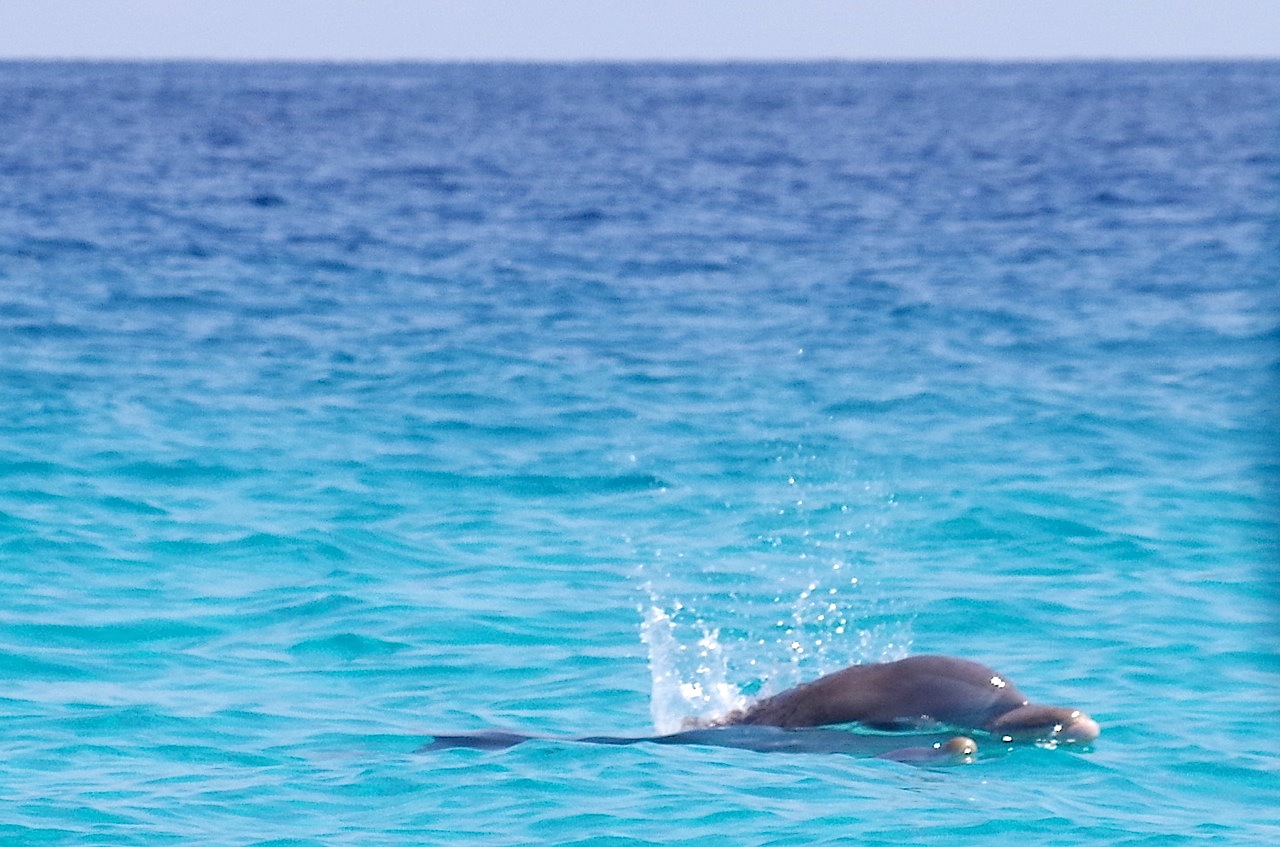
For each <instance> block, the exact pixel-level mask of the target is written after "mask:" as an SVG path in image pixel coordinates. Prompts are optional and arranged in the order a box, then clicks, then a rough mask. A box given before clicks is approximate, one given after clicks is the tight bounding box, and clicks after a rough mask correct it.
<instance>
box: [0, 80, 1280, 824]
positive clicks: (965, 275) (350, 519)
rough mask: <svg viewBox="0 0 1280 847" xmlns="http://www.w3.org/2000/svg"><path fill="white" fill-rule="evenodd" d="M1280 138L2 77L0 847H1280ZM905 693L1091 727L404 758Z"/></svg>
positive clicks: (245, 84)
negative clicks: (838, 689)
mask: <svg viewBox="0 0 1280 847" xmlns="http://www.w3.org/2000/svg"><path fill="white" fill-rule="evenodd" d="M1277 103H1280V66H1277V65H1275V64H1267V63H1241V64H1216V65H1215V64H1182V65H1177V64H1174V65H1158V64H1155V65H1152V64H1143V65H1089V64H1079V65H1072V64H1064V65H1049V66H1032V65H996V66H985V65H865V66H864V65H801V66H782V65H777V66H770V65H759V66H753V65H744V66H732V65H731V66H646V65H637V66H597V65H581V66H502V65H493V66H483V65H480V66H465V65H461V66H394V65H391V66H343V65H337V66H320V65H317V66H308V65H299V66H291V65H280V66H274V65H252V66H234V65H198V64H190V65H184V64H177V65H164V64H157V65H146V64H142V65H128V64H116V65H76V64H0V115H2V116H3V120H2V121H0V409H3V411H2V412H0V481H2V484H0V562H2V563H3V566H2V568H0V587H2V588H3V591H4V595H5V597H6V598H7V602H6V603H5V604H3V606H0V669H2V670H3V673H4V678H5V680H6V683H7V684H6V686H5V691H4V692H3V695H2V696H0V710H2V715H3V717H2V720H3V726H4V730H3V732H2V733H0V744H2V745H3V750H2V753H0V840H2V841H4V842H5V843H14V844H64V843H65V844H112V845H132V844H139V845H143V844H145V845H151V844H164V843H192V842H198V843H217V844H226V845H249V844H297V845H336V844H360V845H367V844H402V843H403V844H409V843H414V844H418V843H449V842H466V843H472V844H486V845H508V844H511V845H514V844H528V843H555V844H600V845H603V844H609V845H625V844H686V843H687V844H694V843H696V844H734V845H737V844H769V845H787V844H804V845H810V844H827V843H861V844H888V843H893V844H902V843H918V844H946V845H964V844H989V843H991V842H992V841H993V840H994V839H995V838H997V837H1008V836H1012V837H1014V838H1017V839H1018V840H1019V842H1020V843H1025V844H1044V845H1083V844H1090V845H1092V844H1097V843H1108V844H1134V845H1154V844H1161V845H1163V844H1260V843H1270V842H1274V841H1276V840H1277V839H1278V838H1280V812H1277V811H1276V809H1275V805H1276V803H1275V801H1276V798H1277V796H1280V745H1278V744H1277V741H1276V734H1275V726H1276V720H1277V718H1278V717H1280V708H1278V706H1280V699H1278V698H1277V694H1278V686H1277V683H1280V661H1278V658H1277V650H1278V648H1280V641H1278V637H1277V636H1278V633H1277V629H1276V611H1277V602H1278V601H1280V598H1277V596H1276V566H1277V560H1278V559H1280V556H1278V553H1280V549H1278V548H1280V545H1278V544H1277V539H1278V533H1277V503H1278V500H1277V498H1278V497H1280V461H1278V460H1280V455H1278V452H1277V447H1276V443H1277V442H1276V438H1275V434H1276V433H1275V423H1276V420H1277V411H1278V410H1277V406H1278V405H1280V404H1278V402H1277V397H1280V391H1277V388H1278V385H1277V376H1278V375H1280V310H1278V309H1277V305H1278V304H1277V299H1278V292H1280V289H1278V288H1277V280H1278V279H1280V157H1278V156H1277V154H1276V152H1275V151H1276V150H1277V149H1280V145H1278V144H1277V143H1276V142H1277V141H1278V140H1280V109H1278V108H1277ZM916 653H950V654H956V655H962V656H966V657H969V658H973V659H976V660H979V661H982V662H985V663H987V664H990V665H992V666H994V667H996V668H998V669H999V670H1000V671H1002V672H1003V673H1006V674H1008V675H1009V676H1010V677H1011V678H1012V679H1013V680H1015V681H1016V682H1017V684H1018V685H1019V687H1021V688H1022V689H1023V690H1024V691H1025V692H1026V693H1027V694H1028V695H1030V696H1031V697H1032V698H1033V699H1036V700H1038V701H1043V702H1048V703H1053V704H1060V705H1072V706H1076V707H1079V708H1081V709H1084V710H1086V711H1087V712H1089V713H1090V714H1092V715H1093V716H1094V717H1095V718H1096V719H1097V720H1098V721H1099V722H1100V723H1101V724H1102V726H1103V734H1102V736H1101V737H1100V738H1099V739H1098V741H1097V742H1096V743H1095V744H1093V745H1092V747H1091V748H1090V749H1084V750H1080V749H1071V748H1060V749H1042V748H1038V747H1034V746H1020V747H1015V748H1010V749H1005V748H1003V747H1002V746H1001V745H999V744H997V743H993V742H991V741H990V740H989V739H986V741H987V743H985V744H983V746H982V749H981V751H980V753H979V755H978V756H977V757H976V759H975V760H974V761H973V762H972V763H969V764H962V765H956V766H951V767H924V768H920V767H912V766H908V765H904V764H902V763H898V762H892V761H884V760H878V759H866V758H857V757H853V756H845V755H816V754H815V755H790V754H765V753H754V752H750V751H744V750H727V749H713V748H709V747H663V746H656V745H637V746H631V747H599V746H589V745H581V744H572V743H562V742H555V741H546V742H531V743H529V744H526V745H522V746H520V747H516V748H513V749H511V750H506V751H472V750H447V751H434V752H431V753H419V752H417V751H418V750H419V748H420V747H421V746H422V745H423V744H424V743H425V742H426V741H428V740H429V738H430V734H431V733H432V732H468V731H476V730H483V729H490V728H498V729H504V730H511V731H517V732H524V733H527V734H534V735H548V736H555V737H569V736H573V735H578V734H597V735H649V734H652V733H654V732H655V731H659V730H667V729H670V728H671V727H673V726H675V725H678V723H679V721H680V719H681V718H682V717H684V716H686V715H702V716H706V715H711V714H716V713H718V712H721V711H723V710H725V709H727V708H730V707H732V706H733V705H734V704H736V703H739V702H741V701H742V699H743V698H747V697H752V696H755V695H758V694H760V693H768V692H771V691H776V690H780V689H781V688H784V687H786V686H788V685H791V684H793V683H795V682H798V681H801V680H803V679H808V678H811V677H813V676H816V675H818V674H820V673H822V672H826V671H830V670H834V669H836V668H839V667H842V666H844V665H846V664H849V663H852V662H860V661H875V660H882V659H889V658H896V657H899V656H903V655H908V654H916ZM979 740H980V743H982V742H983V740H984V739H979Z"/></svg>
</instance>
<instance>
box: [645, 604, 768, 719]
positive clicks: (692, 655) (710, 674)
mask: <svg viewBox="0 0 1280 847" xmlns="http://www.w3.org/2000/svg"><path fill="white" fill-rule="evenodd" d="M676 627H677V624H676V622H675V621H674V620H673V619H672V617H671V615H670V614H668V613H667V612H666V611H664V610H663V609H661V608H659V607H657V606H650V607H649V609H648V611H647V612H646V613H645V617H644V623H643V624H642V625H641V627H640V637H641V639H642V640H643V641H644V642H645V644H647V645H648V646H649V672H650V674H651V675H652V678H653V693H652V695H651V696H650V699H649V711H650V714H651V715H652V716H653V726H654V728H655V729H656V730H657V731H658V732H659V733H671V732H678V731H679V730H680V729H681V728H682V726H686V725H687V724H688V722H689V721H690V719H692V720H694V721H707V720H710V719H713V718H716V717H719V716H720V715H723V714H726V713H727V712H731V711H733V710H735V709H740V708H742V707H743V706H745V705H746V702H747V699H746V697H745V696H744V695H743V693H742V691H741V690H740V689H739V688H738V687H737V686H736V685H734V684H733V683H731V682H729V681H728V666H727V663H726V661H725V655H724V652H723V650H722V649H721V646H720V631H719V630H709V629H703V630H702V636H701V637H700V638H698V640H697V642H696V643H695V644H693V645H689V644H684V643H682V642H681V641H680V639H679V638H678V637H677V634H676Z"/></svg>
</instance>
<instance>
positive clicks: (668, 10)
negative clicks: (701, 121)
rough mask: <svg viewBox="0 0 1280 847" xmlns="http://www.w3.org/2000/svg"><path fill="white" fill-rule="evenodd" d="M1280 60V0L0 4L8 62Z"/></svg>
mask: <svg viewBox="0 0 1280 847" xmlns="http://www.w3.org/2000/svg"><path fill="white" fill-rule="evenodd" d="M26 57H63V58H214V59H372V60H388V59H424V60H466V59H531V60H584V59H623V60H636V59H709V60H719V59H828V58H832V59H901V58H941V59H955V58H982V59H998V60H1003V59H1024V58H1030V59H1037V58H1040V59H1043V58H1048V59H1057V58H1137V59H1146V58H1203V57H1271V58H1275V57H1280V0H770V2H764V0H453V1H452V2H444V0H0V58H26Z"/></svg>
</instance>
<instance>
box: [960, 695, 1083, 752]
mask: <svg viewBox="0 0 1280 847" xmlns="http://www.w3.org/2000/svg"><path fill="white" fill-rule="evenodd" d="M986 728H987V729H989V730H990V731H991V732H992V733H993V734H995V735H999V736H1001V737H1003V738H1004V740H1006V741H1018V740H1026V741H1056V742H1059V743H1062V744H1088V743H1089V742H1090V741H1092V740H1093V739H1095V738H1097V737H1098V734H1099V733H1100V732H1102V729H1101V728H1100V727H1099V726H1098V722H1097V721H1095V720H1094V719H1093V718H1091V717H1089V716H1088V715H1086V714H1085V713H1084V712H1082V711H1080V710H1079V709H1064V708H1061V707H1059V706H1037V705H1035V704H1032V703H1029V704H1027V705H1024V706H1019V707H1018V708H1016V709H1011V710H1010V711H1007V712H1005V713H1004V714H1002V715H999V716H997V717H995V718H993V719H992V720H991V721H989V722H988V723H987V726H986Z"/></svg>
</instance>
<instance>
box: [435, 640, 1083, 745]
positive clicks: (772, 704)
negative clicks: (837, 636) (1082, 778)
mask: <svg viewBox="0 0 1280 847" xmlns="http://www.w3.org/2000/svg"><path fill="white" fill-rule="evenodd" d="M844 723H861V724H863V725H865V726H868V727H871V728H873V729H904V728H919V727H922V726H928V725H931V724H945V725H948V726H951V727H957V728H965V729H979V730H984V731H986V732H990V733H992V734H994V735H997V736H999V737H1000V739H1001V740H1002V741H1014V740H1037V741H1053V742H1063V743H1088V742H1090V741H1092V740H1093V739H1095V738H1097V737H1098V733H1099V731H1100V730H1099V728H1098V724H1097V723H1096V722H1095V721H1094V720H1093V719H1092V718H1090V717H1089V716H1088V715H1086V714H1084V713H1083V712H1081V711H1080V710H1078V709H1068V708H1062V707H1058V706H1039V705H1035V704H1033V703H1031V702H1029V701H1028V699H1027V698H1026V697H1025V696H1024V695H1023V694H1022V692H1021V691H1019V690H1018V688H1017V686H1015V685H1014V684H1013V683H1012V682H1010V681H1009V680H1008V679H1006V678H1005V677H1003V676H1001V675H1000V674H998V673H996V672H995V671H993V670H992V669H991V668H989V667H987V666H985V665H980V664H978V663H977V662H971V661H968V660H966V659H956V658H952V657H950V656H913V657H911V658H907V659H901V660H899V661H896V662H884V663H880V664H867V665H853V666H851V667H848V668H845V669H844V670H840V671H836V672H835V673H832V674H828V675H826V676H824V677H820V678H818V679H816V680H814V681H813V682H808V683H804V684H802V685H798V686H796V687H795V688H791V689H788V690H787V691H784V692H782V693H781V694H777V695H774V696H772V697H767V698H765V699H763V700H760V701H758V702H757V703H755V704H753V705H752V706H749V707H748V708H746V709H744V710H741V711H737V712H732V713H730V714H728V715H725V716H724V717H722V718H719V719H718V720H715V721H713V722H711V723H710V724H707V725H704V726H700V727H697V728H694V729H690V730H687V731H685V732H679V733H675V734H674V735H660V736H652V737H645V738H626V737H621V738H620V737H614V736H593V737H588V738H577V739H573V740H574V741H579V742H585V743H590V744H615V745H617V744H639V743H642V742H648V743H653V744H702V745H711V746H717V747H736V748H743V749H747V750H758V751H762V752H764V751H787V752H811V753H818V752H821V753H854V754H858V755H869V756H878V757H881V758H889V759H897V760H899V761H910V762H930V761H935V760H940V759H947V758H954V757H964V756H968V755H971V754H972V753H973V752H974V751H975V750H976V749H977V745H976V744H975V743H974V741H973V740H972V739H970V738H968V737H966V736H963V735H959V736H945V735H944V736H921V735H913V736H907V737H903V736H896V737H895V736H876V735H867V734H858V733H850V732H842V731H836V730H823V729H816V727H823V726H827V725H830V724H844ZM433 737H434V740H433V741H432V742H431V743H430V744H428V745H426V746H425V747H423V748H422V749H423V750H441V749H447V748H452V747H470V748H478V749H489V750H494V749H503V748H507V747H513V746H515V745H516V744H520V743H523V742H525V741H529V740H532V739H533V736H528V735H520V734H517V733H509V732H483V733H477V734H473V735H436V736H433ZM903 741H907V742H910V743H908V745H907V746H902V742H903Z"/></svg>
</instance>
